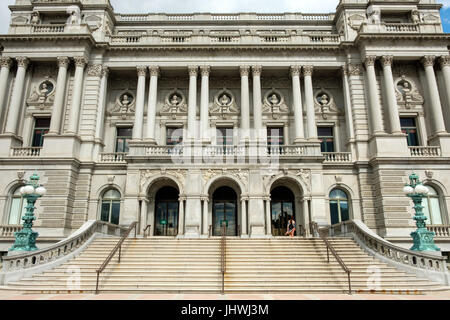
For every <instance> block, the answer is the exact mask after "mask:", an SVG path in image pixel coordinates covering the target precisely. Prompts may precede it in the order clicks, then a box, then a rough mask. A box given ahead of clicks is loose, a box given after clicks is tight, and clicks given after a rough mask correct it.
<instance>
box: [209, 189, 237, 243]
mask: <svg viewBox="0 0 450 320" xmlns="http://www.w3.org/2000/svg"><path fill="white" fill-rule="evenodd" d="M212 214H213V236H221V235H222V226H223V224H224V223H225V224H226V226H227V236H237V220H238V218H237V194H236V192H235V191H234V190H233V189H232V188H230V187H220V188H218V189H217V190H216V191H215V192H214V193H213V213H212Z"/></svg>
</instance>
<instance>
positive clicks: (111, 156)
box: [100, 152, 128, 163]
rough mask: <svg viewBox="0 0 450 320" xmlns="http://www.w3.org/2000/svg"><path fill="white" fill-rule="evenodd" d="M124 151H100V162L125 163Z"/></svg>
mask: <svg viewBox="0 0 450 320" xmlns="http://www.w3.org/2000/svg"><path fill="white" fill-rule="evenodd" d="M127 154H128V153H126V152H115V153H101V154H100V162H107V163H125V162H126V161H125V156H126V155H127Z"/></svg>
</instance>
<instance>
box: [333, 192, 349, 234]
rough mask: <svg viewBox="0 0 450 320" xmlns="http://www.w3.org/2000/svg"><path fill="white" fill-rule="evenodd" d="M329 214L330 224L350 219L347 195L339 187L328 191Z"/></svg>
mask: <svg viewBox="0 0 450 320" xmlns="http://www.w3.org/2000/svg"><path fill="white" fill-rule="evenodd" d="M330 215H331V224H332V225H333V224H336V223H340V222H342V221H347V220H350V212H349V205H348V196H347V194H346V193H345V192H344V191H342V190H341V189H334V190H332V191H331V192H330Z"/></svg>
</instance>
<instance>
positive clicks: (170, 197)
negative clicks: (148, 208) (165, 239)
mask: <svg viewBox="0 0 450 320" xmlns="http://www.w3.org/2000/svg"><path fill="white" fill-rule="evenodd" d="M178 198H179V192H178V190H177V189H175V188H173V187H163V188H161V189H160V190H159V191H158V192H157V193H156V197H155V236H176V235H177V234H178V215H179V200H178Z"/></svg>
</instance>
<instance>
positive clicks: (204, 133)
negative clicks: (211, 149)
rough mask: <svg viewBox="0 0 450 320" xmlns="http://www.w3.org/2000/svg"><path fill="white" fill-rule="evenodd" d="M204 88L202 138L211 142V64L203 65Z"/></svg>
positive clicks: (201, 112)
mask: <svg viewBox="0 0 450 320" xmlns="http://www.w3.org/2000/svg"><path fill="white" fill-rule="evenodd" d="M200 72H201V75H202V88H201V100H200V132H201V134H200V138H202V141H203V142H209V74H210V72H211V68H210V67H209V66H201V67H200Z"/></svg>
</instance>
